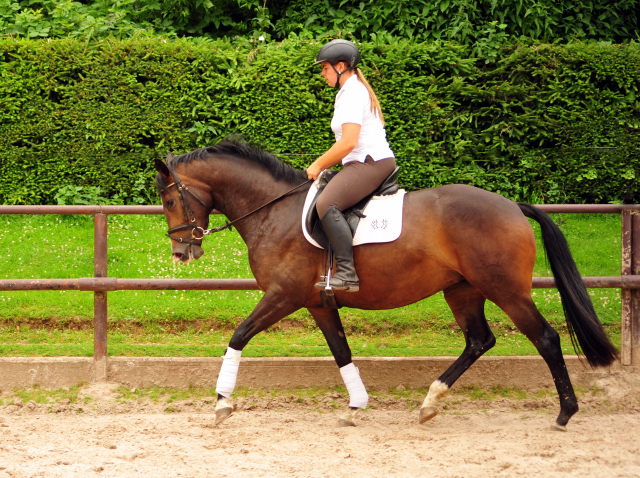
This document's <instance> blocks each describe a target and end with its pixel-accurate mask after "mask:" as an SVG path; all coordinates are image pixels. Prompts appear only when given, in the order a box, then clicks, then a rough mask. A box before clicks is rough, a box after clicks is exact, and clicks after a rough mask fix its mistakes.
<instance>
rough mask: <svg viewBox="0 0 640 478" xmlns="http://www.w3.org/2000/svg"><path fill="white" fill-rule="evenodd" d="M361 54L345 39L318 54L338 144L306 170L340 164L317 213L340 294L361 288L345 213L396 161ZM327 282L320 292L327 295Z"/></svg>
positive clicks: (314, 176) (314, 173) (317, 172)
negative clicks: (332, 91) (332, 93)
mask: <svg viewBox="0 0 640 478" xmlns="http://www.w3.org/2000/svg"><path fill="white" fill-rule="evenodd" d="M359 61H360V52H359V51H358V48H357V47H356V46H355V45H354V44H353V43H351V42H350V41H347V40H333V41H330V42H329V43H327V44H326V45H325V46H323V47H322V49H321V50H320V51H319V52H318V55H317V57H316V62H315V63H314V65H318V64H321V65H322V76H323V77H324V78H325V79H326V80H327V83H328V84H329V86H333V87H334V88H336V89H337V90H339V91H338V94H337V96H336V102H335V107H334V112H333V119H332V120H331V129H332V130H333V132H334V133H335V136H336V142H335V143H334V144H333V146H331V148H329V150H328V151H327V152H326V153H324V154H323V155H322V156H320V157H319V158H318V159H316V160H315V161H314V162H313V164H311V166H309V167H308V168H307V175H308V177H309V179H314V180H315V179H317V178H318V176H319V175H320V173H321V172H322V171H324V170H325V169H327V168H330V167H332V166H335V165H337V164H339V163H340V162H342V165H343V168H342V170H341V171H340V172H339V173H338V174H337V175H336V176H335V177H334V178H333V179H332V180H331V182H330V183H329V184H327V186H326V187H325V189H324V191H323V192H322V194H321V195H320V197H319V198H318V202H317V203H316V209H317V211H318V217H319V218H320V221H321V222H322V227H323V229H324V232H325V233H326V235H327V239H329V243H330V244H331V248H332V249H333V252H334V255H335V257H336V265H337V271H336V273H335V274H334V275H333V276H332V277H331V279H330V281H329V284H330V286H331V288H333V289H336V290H344V291H349V292H356V291H358V290H359V288H360V283H359V280H358V275H357V274H356V269H355V266H354V263H353V247H352V237H353V236H352V233H351V229H350V228H349V224H348V223H347V221H346V219H345V218H344V216H343V215H342V211H344V210H345V209H347V208H350V207H351V206H354V205H355V204H357V203H358V202H360V200H361V199H363V198H365V197H366V196H368V195H369V194H371V193H372V192H373V191H375V190H376V188H377V187H378V186H380V184H382V182H383V181H384V180H385V179H386V178H387V176H389V174H391V173H392V172H393V170H394V169H395V167H396V160H395V157H394V156H393V151H391V148H389V143H387V137H386V133H385V130H384V118H383V116H382V110H381V109H380V102H379V101H378V98H377V97H376V94H375V93H374V91H373V89H372V88H371V86H370V85H369V83H367V80H366V79H365V77H364V75H363V74H362V71H361V70H360V69H359V68H358V62H359ZM326 286H327V284H326V282H318V283H317V284H316V285H315V287H316V289H320V290H324V289H325V288H326Z"/></svg>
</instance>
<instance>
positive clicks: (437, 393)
mask: <svg viewBox="0 0 640 478" xmlns="http://www.w3.org/2000/svg"><path fill="white" fill-rule="evenodd" d="M448 391H449V387H448V386H447V385H446V384H445V383H444V382H441V381H440V380H436V381H435V382H433V383H432V384H431V386H430V387H429V393H428V394H427V398H425V399H424V403H423V404H422V408H426V407H435V406H436V405H438V401H439V400H440V399H441V398H442V397H444V396H445V395H446V394H447V392H448Z"/></svg>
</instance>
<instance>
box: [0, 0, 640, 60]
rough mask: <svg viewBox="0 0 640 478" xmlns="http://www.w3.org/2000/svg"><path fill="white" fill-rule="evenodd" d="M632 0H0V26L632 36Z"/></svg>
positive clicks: (43, 32) (465, 36) (92, 34)
mask: <svg viewBox="0 0 640 478" xmlns="http://www.w3.org/2000/svg"><path fill="white" fill-rule="evenodd" d="M639 11H640V0H619V1H617V2H615V3H611V2H608V1H606V0H591V1H589V2H581V1H576V0H561V1H554V0H487V1H484V2H476V1H472V0H411V1H406V0H400V1H399V0H283V1H278V2H271V1H267V0H115V2H108V1H106V0H94V1H84V2H78V1H73V0H62V1H58V0H0V34H1V33H5V34H12V35H18V36H21V37H29V38H40V37H52V38H54V37H55V38H60V37H66V36H79V37H82V38H83V39H88V38H96V37H105V36H108V35H115V36H119V37H126V36H132V35H134V34H136V33H138V34H139V33H140V32H147V33H151V32H152V31H155V32H156V33H160V34H163V35H178V36H185V35H186V36H203V35H204V36H209V37H211V38H220V37H223V36H230V37H233V36H236V35H240V36H247V37H253V38H256V39H257V38H258V37H259V36H264V37H266V38H267V39H269V38H273V39H277V40H283V39H286V38H288V37H289V35H291V34H295V35H297V36H302V37H304V38H323V37H330V36H343V37H353V38H356V39H359V40H363V41H371V40H373V41H377V40H378V39H380V38H382V39H386V38H388V37H397V38H406V39H413V40H416V41H433V40H449V41H457V42H459V43H463V44H469V45H473V44H475V45H476V48H477V49H480V50H482V49H483V47H486V46H487V44H488V43H489V44H490V43H491V42H492V41H501V40H502V38H503V37H504V38H510V37H521V36H526V37H529V38H532V39H537V40H541V41H544V42H552V41H557V40H576V39H577V40H586V39H593V40H605V41H613V42H620V41H623V40H629V39H633V38H636V37H637V31H638V30H640V19H639V17H638V12H639Z"/></svg>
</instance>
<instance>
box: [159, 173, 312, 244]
mask: <svg viewBox="0 0 640 478" xmlns="http://www.w3.org/2000/svg"><path fill="white" fill-rule="evenodd" d="M167 167H168V168H169V172H170V173H171V174H172V175H173V182H172V183H171V184H169V185H168V186H165V187H164V188H163V189H162V190H161V191H160V192H161V193H162V192H164V191H165V190H166V189H169V188H170V187H173V186H176V187H177V188H178V194H179V195H180V203H181V205H182V212H183V213H184V222H185V224H183V225H181V226H176V227H172V228H171V229H169V230H168V231H167V234H165V235H166V236H167V237H169V238H170V239H173V240H174V241H178V242H182V243H184V244H190V245H192V246H200V244H201V243H202V242H201V241H202V240H203V239H204V236H208V235H209V234H214V233H216V232H220V231H223V230H225V229H231V230H232V229H233V227H232V226H233V225H234V224H235V223H236V222H238V221H240V220H242V219H244V218H245V217H247V216H250V215H251V214H253V213H254V212H258V211H259V210H260V209H262V208H264V207H267V206H268V205H270V204H272V203H274V202H276V201H277V200H279V199H282V198H283V197H285V196H287V195H288V194H291V193H292V192H293V191H295V190H296V189H300V188H301V187H302V186H304V185H305V184H308V183H310V182H311V181H312V180H311V179H309V180H307V181H305V182H304V183H302V184H299V185H297V186H296V187H295V188H293V189H290V190H289V191H287V192H286V193H284V194H281V195H280V196H278V197H277V198H275V199H272V200H271V201H269V202H268V203H266V204H263V205H262V206H260V207H258V208H256V209H254V210H253V211H251V212H249V213H247V214H245V215H244V216H241V217H239V218H238V219H234V220H233V221H231V222H227V223H226V224H225V225H224V226H219V227H214V228H213V229H205V228H203V227H200V226H198V223H197V221H196V216H195V214H193V211H192V210H191V206H190V205H189V201H187V195H186V194H185V191H186V192H188V193H189V194H191V195H192V196H193V197H194V198H196V200H197V201H198V202H199V203H200V204H202V205H203V206H204V207H205V208H206V209H207V211H208V212H207V214H209V213H210V212H211V211H212V210H213V206H208V205H207V203H205V202H204V201H203V200H202V199H200V198H199V197H198V196H197V195H196V194H194V193H193V191H191V190H190V189H189V188H188V187H187V186H185V185H184V184H182V181H180V178H179V177H178V174H177V173H176V171H175V169H173V168H172V167H169V166H168V165H167ZM187 229H191V238H190V239H189V240H186V239H183V238H181V237H175V236H172V235H171V234H172V233H174V232H176V231H184V230H187ZM196 231H198V232H200V233H201V234H202V236H200V237H198V236H196ZM194 240H195V241H200V244H198V243H197V242H194Z"/></svg>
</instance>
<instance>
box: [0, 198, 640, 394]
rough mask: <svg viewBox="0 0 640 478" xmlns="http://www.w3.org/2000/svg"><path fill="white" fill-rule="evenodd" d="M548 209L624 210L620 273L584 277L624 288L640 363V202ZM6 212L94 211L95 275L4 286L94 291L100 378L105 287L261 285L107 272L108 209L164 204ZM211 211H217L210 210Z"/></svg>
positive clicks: (627, 341)
mask: <svg viewBox="0 0 640 478" xmlns="http://www.w3.org/2000/svg"><path fill="white" fill-rule="evenodd" d="M537 207H538V208H540V209H542V210H543V211H545V212H547V213H562V214H565V213H569V214H585V213H597V214H621V215H622V262H621V265H622V267H621V275H620V276H617V277H583V278H582V280H583V282H584V284H585V285H586V286H587V287H588V288H616V289H621V290H622V317H621V335H622V339H621V342H622V343H621V362H622V364H623V365H632V364H633V365H640V205H621V204H544V205H537ZM2 214H27V215H32V214H33V215H37V214H78V215H93V216H94V277H86V278H77V279H8V280H7V279H5V280H0V291H27V290H79V291H93V292H94V362H95V379H96V381H101V380H106V366H107V292H109V291H116V290H259V289H260V288H259V287H258V284H257V282H256V281H255V279H120V278H115V277H107V233H108V231H107V218H108V215H110V214H117V215H120V214H128V215H141V214H142V215H146V214H163V211H162V206H117V205H104V206H100V205H95V206H93V205H83V206H0V215H2ZM211 214H219V212H218V211H215V210H214V211H212V212H211ZM532 287H533V288H534V289H553V288H556V285H555V280H554V278H553V277H534V278H533V282H532Z"/></svg>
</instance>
